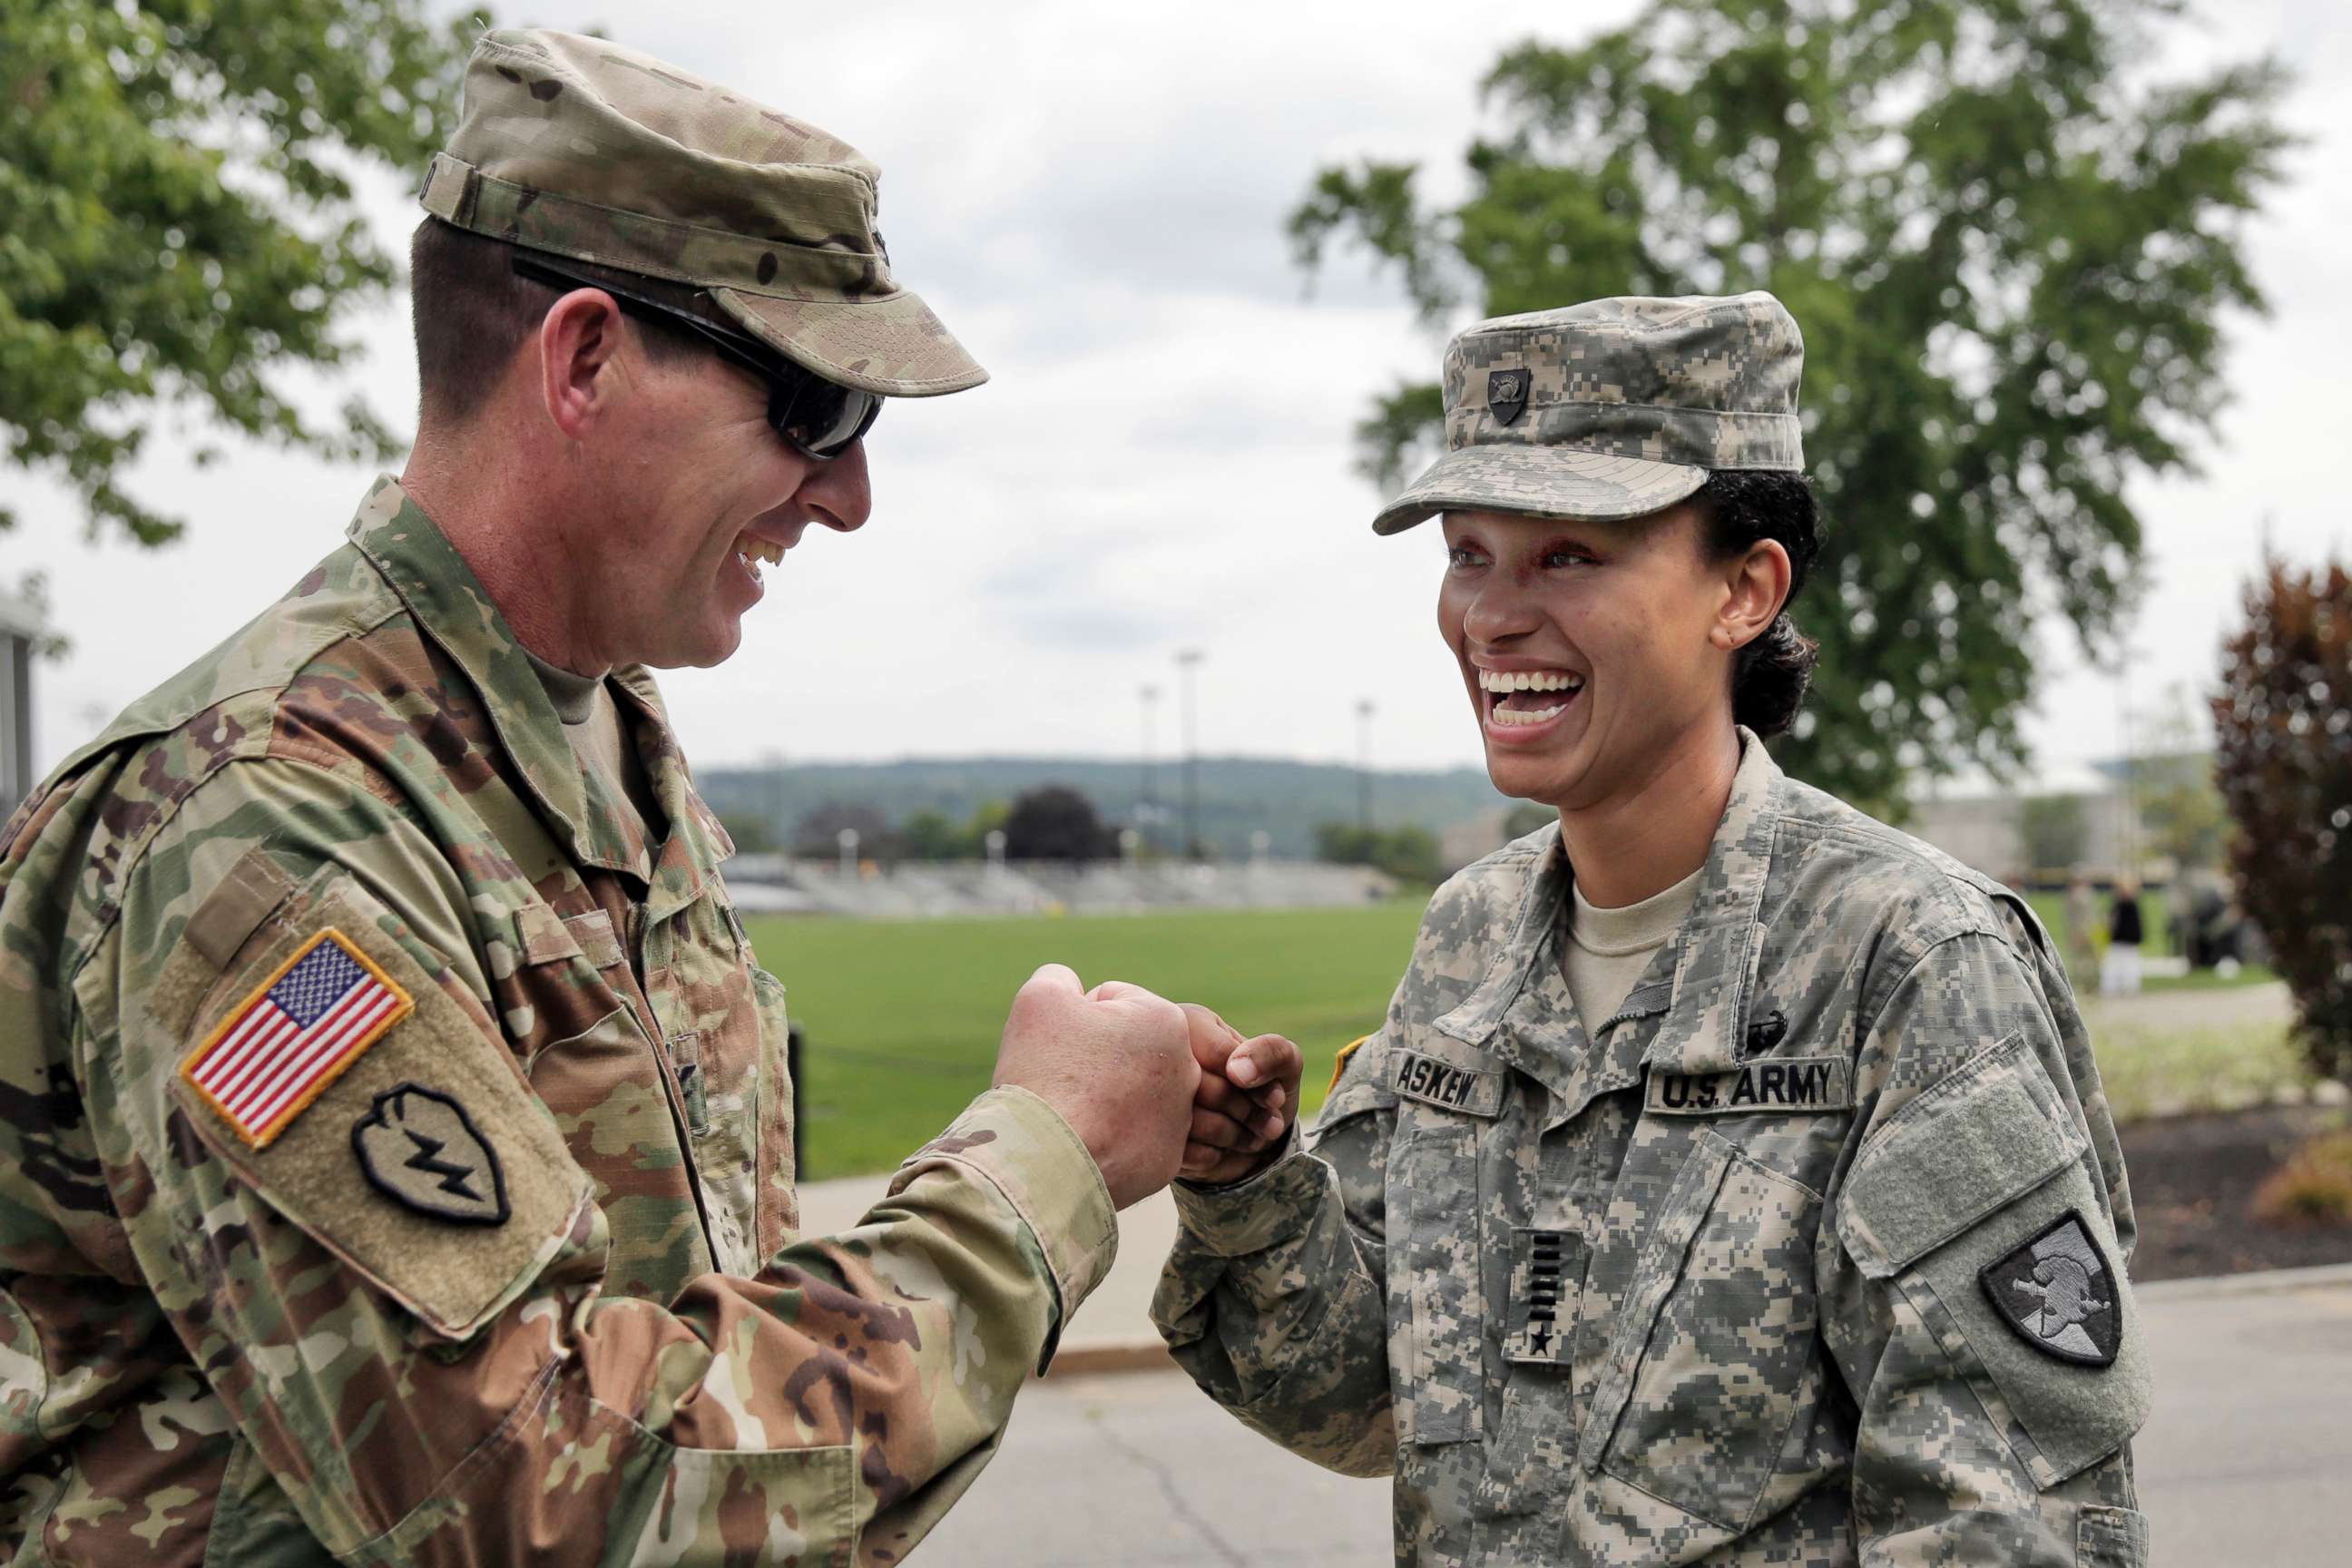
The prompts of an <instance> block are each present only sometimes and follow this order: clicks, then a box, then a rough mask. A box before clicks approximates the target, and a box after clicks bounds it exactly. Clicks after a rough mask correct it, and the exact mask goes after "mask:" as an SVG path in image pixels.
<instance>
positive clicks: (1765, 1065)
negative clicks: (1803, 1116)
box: [1649, 1057, 1853, 1116]
mask: <svg viewBox="0 0 2352 1568" xmlns="http://www.w3.org/2000/svg"><path fill="white" fill-rule="evenodd" d="M1852 1107H1853V1080H1852V1079H1850V1078H1849V1077H1848V1076H1847V1069H1846V1062H1845V1058H1843V1057H1803V1058H1797V1059H1795V1060H1791V1061H1766V1062H1749V1063H1748V1065H1747V1066H1745V1067H1738V1068H1731V1069H1730V1070H1729V1071H1727V1072H1696V1073H1682V1072H1654V1073H1652V1074H1651V1075H1650V1094H1649V1108H1650V1110H1652V1111H1654V1112H1655V1113H1656V1114H1658V1115H1661V1116H1738V1115H1742V1114H1744V1113H1747V1112H1749V1111H1760V1110H1849V1109H1851V1108H1852Z"/></svg>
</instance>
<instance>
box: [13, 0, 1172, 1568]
mask: <svg viewBox="0 0 2352 1568" xmlns="http://www.w3.org/2000/svg"><path fill="white" fill-rule="evenodd" d="M876 181H877V171H876V169H875V167H874V165H873V164H871V163H868V162H866V160H865V159H864V158H863V157H861V156H860V155H859V154H858V153H856V151H855V150H853V149H851V148H850V147H848V146H846V145H845V144H844V143H843V142H839V141H836V140H835V139H834V138H833V137H832V136H829V135H827V134H826V133H825V132H822V131H819V130H817V129H816V128H815V127H814V126H810V125H806V124H803V123H802V122H801V121H796V120H792V119H788V118H787V117H785V116H783V115H782V114H778V113H776V112H774V111H772V110H768V109H765V108H762V107H761V105H760V104H758V103H757V102H754V101H753V100H751V99H749V98H745V97H742V96H740V95H738V94H736V93H733V92H730V91H729V90H727V89H722V88H720V87H719V86H717V85H715V84H712V83H709V82H704V81H699V80H697V79H694V78H693V77H691V76H688V74H686V73H685V72H683V71H680V70H678V69H677V68H674V67H672V66H670V65H667V64H666V63H665V62H663V61H661V60H658V59H654V58H649V57H647V56H645V55H640V54H636V53H633V52H631V51H630V50H627V49H625V48H623V47H620V46H618V45H615V44H610V43H605V42H603V41H601V40H598V39H594V38H584V37H568V36H565V35H562V34H559V33H543V32H529V33H523V32H497V33H491V34H489V35H488V37H484V38H483V39H482V40H481V41H480V43H479V44H478V46H477V47H476V48H475V50H474V54H473V58H472V60H471V63H470V64H469V66H468V67H467V74H466V83H465V102H464V108H463V110H462V113H461V115H460V119H459V122H458V124H457V130H456V132H455V133H454V134H453V135H452V136H451V138H450V140H449V142H448V146H447V150H446V151H445V152H444V153H441V154H440V155H439V156H438V157H436V159H435V160H434V163H433V167H432V172H431V174H430V176H429V178H428V180H427V182H426V184H425V191H424V203H425V208H426V209H427V211H429V212H430V213H431V214H432V216H431V217H429V218H428V219H427V220H426V221H425V224H424V226H423V227H422V228H420V229H419V230H418V232H417V235H416V238H415V249H414V262H415V266H414V269H413V270H414V278H415V318H416V320H415V326H416V342H417V350H418V360H419V371H420V375H421V380H422V387H423V405H424V406H423V419H422V428H421V429H420V431H419V434H418V437H417V440H416V446H415V453H414V455H413V456H412V457H411V458H410V459H409V463H408V467H407V470H406V472H405V473H404V475H403V477H402V478H401V479H399V480H398V481H394V480H392V479H383V480H381V481H379V482H378V483H377V484H375V485H374V486H373V488H372V489H370V491H369V493H368V495H367V498H366V499H365V500H363V501H362V503H361V505H360V508H359V513H358V516H357V517H356V518H355V519H354V520H353V521H352V525H351V530H350V539H349V542H347V543H344V544H343V545H342V546H341V547H340V548H338V549H336V550H334V551H333V552H331V553H330V554H328V555H327V557H326V559H325V560H323V561H321V562H320V563H318V564H317V565H316V566H315V567H310V569H309V570H308V571H307V572H305V571H304V570H303V563H289V562H271V561H257V562H253V563H249V564H250V566H251V568H252V573H251V575H252V578H253V581H254V582H255V584H256V585H257V588H258V584H260V583H261V582H263V581H268V580H278V581H283V580H291V579H295V578H298V577H299V582H297V583H296V584H295V586H294V587H293V589H292V591H291V592H290V593H289V594H288V595H286V596H285V597H284V598H282V599H280V600H279V601H278V603H277V604H276V605H270V606H268V608H265V609H263V610H262V611H261V613H260V615H259V616H258V617H257V619H255V620H254V621H253V622H252V623H251V624H250V625H249V626H247V627H246V628H245V629H244V630H243V631H241V632H238V633H237V634H236V636H235V637H231V638H230V639H229V640H228V641H227V642H226V643H225V644H224V645H222V647H219V648H217V649H215V651H214V652H212V653H210V654H207V655H206V656H205V658H202V659H201V660H199V661H198V662H197V663H196V664H195V665H194V666H193V667H191V668H189V669H187V670H186V671H184V673H183V674H181V675H180V676H178V677H176V678H175V679H172V680H170V681H168V682H166V683H165V684H164V685H163V686H162V687H160V688H158V689H156V690H155V691H153V692H152V693H150V694H149V695H148V696H146V697H145V698H142V700H140V701H138V702H137V703H136V704H134V705H133V706H132V707H131V710H129V711H128V712H126V713H125V714H124V715H123V716H122V717H121V719H119V720H117V721H115V723H114V725H113V726H112V728H110V730H108V731H106V733H105V734H103V735H102V736H100V738H99V739H98V740H97V741H95V742H92V743H91V744H90V745H89V746H86V747H84V748H83V749H82V750H81V751H80V752H77V753H75V755H74V756H73V757H72V758H71V759H69V760H68V762H67V763H65V764H64V765H63V766H62V767H60V768H59V769H58V772H57V773H56V774H55V775H54V776H53V777H52V778H51V779H50V780H49V781H48V782H47V784H44V785H43V786H42V787H41V788H40V789H39V790H38V791H37V792H36V793H35V795H33V797H32V798H31V800H30V802H29V803H28V804H27V805H26V806H25V807H24V808H23V809H22V810H21V811H19V812H18V813H17V814H16V816H15V817H14V819H13V820H12V821H11V822H10V823H9V824H8V826H6V828H5V832H0V1081H5V1084H6V1086H7V1091H8V1097H9V1098H8V1105H9V1110H8V1114H7V1115H6V1116H5V1118H0V1217H5V1224H0V1233H5V1240H0V1268H5V1277H0V1314H4V1315H0V1327H5V1334H0V1338H5V1342H6V1344H7V1346H8V1352H7V1354H6V1355H5V1358H0V1403H5V1407H6V1409H7V1411H8V1415H9V1418H8V1421H7V1424H6V1435H5V1437H0V1476H5V1479H6V1482H7V1489H6V1490H7V1499H8V1500H7V1501H6V1503H5V1505H0V1557H5V1558H6V1559H7V1560H8V1561H10V1562H39V1563H55V1564H68V1563H107V1564H112V1563H159V1564H160V1563H187V1564H193V1563H197V1562H199V1561H202V1562H207V1563H306V1564H307V1563H326V1562H329V1561H337V1562H367V1563H473V1564H517V1565H520V1564H523V1563H535V1564H574V1563H576V1564H589V1563H598V1564H623V1563H711V1564H715V1563H745V1564H749V1563H806V1564H811V1565H814V1564H817V1563H827V1564H846V1563H852V1562H853V1561H854V1562H856V1563H895V1562H897V1561H898V1560H899V1559H900V1558H901V1557H903V1556H904V1555H905V1554H906V1552H908V1549H909V1548H911V1547H913V1546H914V1545H915V1544H916V1543H917V1542H919V1541H920V1540H921V1539H922V1537H923V1535H924V1533H925V1531H928V1530H929V1528H930V1527H931V1525H932V1524H933V1523H935V1522H936V1521H938V1520H939V1518H940V1515H941V1513H942V1512H943V1511H944V1510H946V1509H947V1508H948V1506H949V1505H950V1503H951V1502H953V1501H954V1500H955V1499H956V1498H957V1497H958V1496H959V1495H960V1494H961V1492H962V1491H963V1489H965V1488H966V1487H968V1486H969V1485H971V1480H972V1479H973V1477H974V1476H976V1475H977V1474H978V1473H979V1472H980V1469H981V1467H982V1465H984V1464H985V1463H986V1462H987V1460H988V1458H989V1456H990V1455H991V1454H992V1452H993V1451H994V1449H995V1447H996V1444H997V1442H998V1440H999V1437H1000V1436H1001V1435H1002V1433H1003V1429H1004V1424H1005V1420H1006V1417H1007V1415H1009V1413H1010V1410H1011V1407H1012V1405H1013V1399H1014V1396H1015V1395H1016V1394H1018V1393H1019V1392H1020V1390H1021V1388H1022V1385H1023V1384H1024V1382H1025V1381H1026V1380H1027V1379H1028V1377H1029V1376H1030V1375H1031V1373H1033V1372H1034V1371H1035V1370H1037V1369H1038V1368H1039V1367H1040V1366H1042V1365H1043V1363H1045V1361H1046V1359H1047V1358H1049V1357H1050V1356H1051V1355H1052V1353H1053V1349H1054V1345H1055V1341H1056V1338H1057V1336H1058V1335H1059V1334H1060V1333H1061V1331H1062V1330H1063V1329H1064V1327H1065V1326H1066V1324H1067V1323H1068V1322H1069V1321H1070V1314H1071V1313H1073V1312H1075V1311H1076V1310H1077V1309H1078V1305H1079V1303H1080V1302H1082V1301H1083V1300H1086V1297H1087V1292H1088V1291H1089V1290H1091V1289H1093V1288H1094V1287H1095V1285H1096V1284H1097V1282H1098V1281H1099V1280H1100V1279H1102V1277H1103V1274H1104V1272H1105V1270H1106V1269H1108V1268H1109V1266H1110V1260H1111V1254H1112V1248H1113V1246H1114V1242H1115V1239H1116V1234H1117V1232H1116V1227H1115V1222H1114V1218H1113V1211H1114V1210H1115V1209H1116V1208H1118V1207H1119V1206H1122V1205H1127V1204H1129V1203H1132V1202H1134V1201H1135V1200H1136V1199H1138V1198H1139V1197H1141V1196H1142V1195H1144V1194H1147V1193H1150V1192H1151V1191H1153V1190H1155V1189H1157V1188H1158V1187H1160V1185H1162V1184H1165V1183H1166V1182H1167V1181H1168V1179H1169V1178H1170V1177H1171V1176H1172V1175H1173V1174H1174V1173H1175V1171H1176V1168H1177V1165H1178V1163H1179V1161H1180V1159H1181V1152H1182V1146H1183V1142H1184V1133H1185V1131H1186V1128H1187V1125H1188V1123H1189V1121H1190V1119H1191V1107H1192V1099H1193V1093H1194V1083H1195V1081H1196V1080H1197V1079H1198V1077H1199V1069H1198V1068H1197V1067H1196V1066H1195V1065H1194V1061H1193V1054H1192V1049H1191V1048H1190V1046H1189V1039H1190V1032H1189V1028H1188V1023H1187V1019H1186V1016H1185V1015H1184V1014H1183V1013H1182V1012H1181V1011H1180V1010H1179V1009H1178V1008H1177V1007H1176V1006H1175V1005H1172V1004H1171V1003H1168V1002H1164V1001H1162V1000H1160V998H1158V997H1156V996H1154V995H1152V994H1150V993H1149V992H1146V991H1142V990H1139V989H1137V988H1135V987H1132V986H1122V985H1117V984H1110V985H1104V986H1099V987H1097V988H1096V989H1095V990H1092V991H1085V990H1082V989H1081V988H1080V985H1079V982H1078V980H1077V978H1076V976H1075V975H1074V974H1072V973H1070V972H1069V971H1068V970H1066V969H1061V968H1058V967H1053V966H1049V967H1047V968H1045V969H1041V970H1040V971H1038V972H1037V973H1036V974H1035V976H1034V977H1033V978H1032V979H1031V980H1030V981H1029V983H1028V984H1026V985H1024V986H1023V987H1022V989H1021V992H1020V994H1019V995H1018V996H1017V997H1016V998H1015V999H1014V1000H1013V1008H1012V1016H1010V1017H1009V1018H1008V1019H1006V1020H1005V1022H1004V1026H1003V1043H1002V1046H1001V1047H1000V1050H999V1054H998V1057H997V1063H996V1074H995V1083H996V1087H995V1088H993V1089H990V1090H989V1091H988V1092H986V1093H984V1094H982V1095H981V1096H980V1097H979V1098H978V1099H976V1100H973V1101H972V1103H971V1105H970V1106H969V1107H968V1108H967V1109H966V1110H964V1111H963V1112H962V1114H961V1115H960V1116H959V1117H958V1118H957V1119H956V1120H955V1121H954V1123H953V1125H952V1126H950V1127H949V1128H948V1129H947V1130H946V1131H944V1132H943V1133H942V1134H941V1135H940V1137H939V1138H938V1139H936V1140H935V1141H933V1142H930V1143H929V1144H927V1145H926V1146H924V1147H923V1148H921V1149H919V1150H916V1151H915V1152H913V1154H912V1155H911V1156H910V1157H909V1159H908V1162H907V1163H905V1164H903V1165H902V1166H901V1167H900V1168H899V1171H898V1175H897V1177H896V1179H895V1180H894V1181H893V1182H892V1183H891V1188H890V1197H889V1199H888V1200H887V1202H886V1203H884V1204H883V1205H880V1206H878V1207H877V1208H876V1209H875V1210H874V1211H873V1212H872V1213H871V1214H869V1215H866V1218H865V1219H864V1220H863V1221H861V1222H860V1223H859V1224H858V1225H857V1226H856V1227H855V1228H854V1229H852V1230H850V1231H847V1232H845V1233H844V1234H842V1235H838V1236H803V1235H802V1234H801V1233H800V1222H799V1210H798V1205H797V1203H796V1201H795V1195H794V1190H793V1127H792V1111H791V1107H792V1093H791V1085H790V1083H789V1082H788V1080H787V1078H786V1074H785V1018H784V994H783V989H782V986H781V985H779V984H777V983H776V982H775V981H774V980H773V979H772V977H771V976H769V975H768V974H767V973H765V972H763V971H762V970H761V969H760V968H759V966H758V965H757V963H754V961H753V958H752V954H751V947H750V945H749V943H748V942H746V940H745V938H744V935H743V928H742V926H741V924H740V922H739V921H738V920H737V918H736V912H735V909H734V906H733V904H732V902H731V901H730V899H729V896H728V891H727V888H726V884H725V883H724V882H723V881H722V880H721V879H720V877H719V861H720V859H721V858H723V857H724V856H725V855H726V854H727V853H728V847H727V843H726V836H725V835H724V834H723V833H722V832H721V831H720V829H719V825H718V822H717V819H716V818H715V817H713V816H712V815H711V813H710V811H709V807H708V806H707V805H705V804H704V802H703V800H702V798H701V796H700V795H698V793H697V792H696V790H695V787H694V784H693V781H692V780H691V778H690V777H689V776H688V771H687V765H686V760H685V758H684V757H683V756H682V755H681V754H680V752H679V749H678V744H677V738H676V736H675V735H674V734H673V733H672V732H671V730H670V727H669V723H668V721H667V718H666V716H665V715H664V712H663V709H662V705H661V699H660V695H659V693H658V691H657V690H656V688H655V684H654V679H653V677H652V676H651V675H650V674H648V673H647V668H646V667H648V666H654V667H663V668H667V667H675V666H679V665H710V664H716V663H718V662H719V660H721V659H723V658H727V657H728V656H729V655H730V654H732V653H733V652H734V651H735V649H736V647H737V645H738V642H739V639H740V621H741V618H742V616H744V614H745V613H746V612H747V611H749V610H750V609H751V606H752V605H754V604H756V603H757V602H758V601H759V599H760V597H761V563H763V562H764V563H773V562H776V561H778V560H780V559H782V554H783V552H785V551H786V550H788V549H790V548H791V547H792V546H793V544H795V543H796V542H798V541H799V540H800V538H801V536H802V533H803V531H804V530H806V529H808V528H811V527H817V528H828V529H835V530H837V531H841V532H844V533H847V532H850V531H853V530H856V528H858V527H859V526H860V525H862V524H863V523H864V522H865V521H866V513H867V510H868V503H869V499H870V498H869V494H868V490H867V482H866V447H865V445H864V440H863V437H864V436H865V434H866V429H867V428H868V426H871V425H872V424H873V422H874V420H875V418H876V417H877V415H879V414H880V413H881V412H882V411H883V406H884V404H885V402H886V400H887V399H888V398H891V397H901V396H904V397H917V396H927V395H933V394H938V393H950V392H956V391H959V390H961V389H963V388H966V387H970V386H973V385H976V384H979V383H980V382H981V381H982V380H983V379H984V374H983V373H982V370H981V368H980V366H979V365H978V364H976V363H973V362H972V360H971V356H970V355H968V354H967V353H965V352H964V351H963V349H962V348H961V346H959V345H958V343H957V342H956V341H955V339H954V338H952V337H950V335H949V333H948V331H947V330H946V329H945V328H944V327H942V326H941V325H940V322H939V321H938V320H937V319H936V318H935V317H933V316H932V315H931V313H930V311H929V310H927V309H926V308H925V307H924V305H923V303H922V301H921V300H919V299H918V298H917V297H916V296H915V295H913V294H911V293H909V292H908V291H907V289H905V288H904V287H903V286H902V285H901V284H900V283H899V282H898V279H896V278H895V277H894V276H893V274H892V271H891V267H890V261H889V258H888V256H887V254H886V253H885V251H884V249H883V247H882V240H881V237H880V235H879V234H877V232H876V229H875V221H876V213H875V186H876ZM256 504H257V505H266V504H271V503H270V502H268V500H266V499H265V498H261V497H257V498H256ZM234 523H235V520H224V521H223V527H222V530H221V531H220V533H219V534H218V535H217V538H216V540H215V542H214V543H213V544H212V546H211V548H215V549H217V550H221V551H224V552H229V551H237V550H241V549H243V544H242V542H241V541H240V540H239V538H238V535H237V532H236V527H235V525H234ZM204 547H205V546H204V544H203V542H202V541H200V542H199V548H204ZM126 635H132V629H131V628H126ZM794 673H795V672H794V671H792V670H789V669H778V670H774V671H772V672H770V674H771V678H772V679H771V685H772V689H773V690H774V691H775V692H776V693H777V694H779V695H778V697H777V700H785V699H784V698H783V697H782V693H785V692H788V691H789V689H790V688H791V682H792V679H793V675H794ZM971 1022H972V1026H973V1027H974V1029H978V1028H980V1027H981V1026H982V1025H983V1024H984V1023H987V1022H988V1021H986V1020H982V1019H979V1018H975V1019H973V1020H972V1021H971Z"/></svg>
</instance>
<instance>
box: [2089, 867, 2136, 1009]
mask: <svg viewBox="0 0 2352 1568" xmlns="http://www.w3.org/2000/svg"><path fill="white" fill-rule="evenodd" d="M2146 940H2147V928H2146V927H2145V926H2144V925H2143V924H2142V922H2141V920H2140V912H2139V880H2138V879H2137V878H2135V877H2130V876H2123V877H2118V878H2116V896H2115V903H2114V905H2113V907H2112V908H2111V909H2109V910H2108V911H2107V954H2106V957H2105V959H2104V960H2102V961H2101V963H2100V965H2099V993H2100V994H2101V995H2105V996H2137V995H2138V994H2139V981H2140V956H2139V950H2140V943H2141V942H2144V941H2146Z"/></svg>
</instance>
